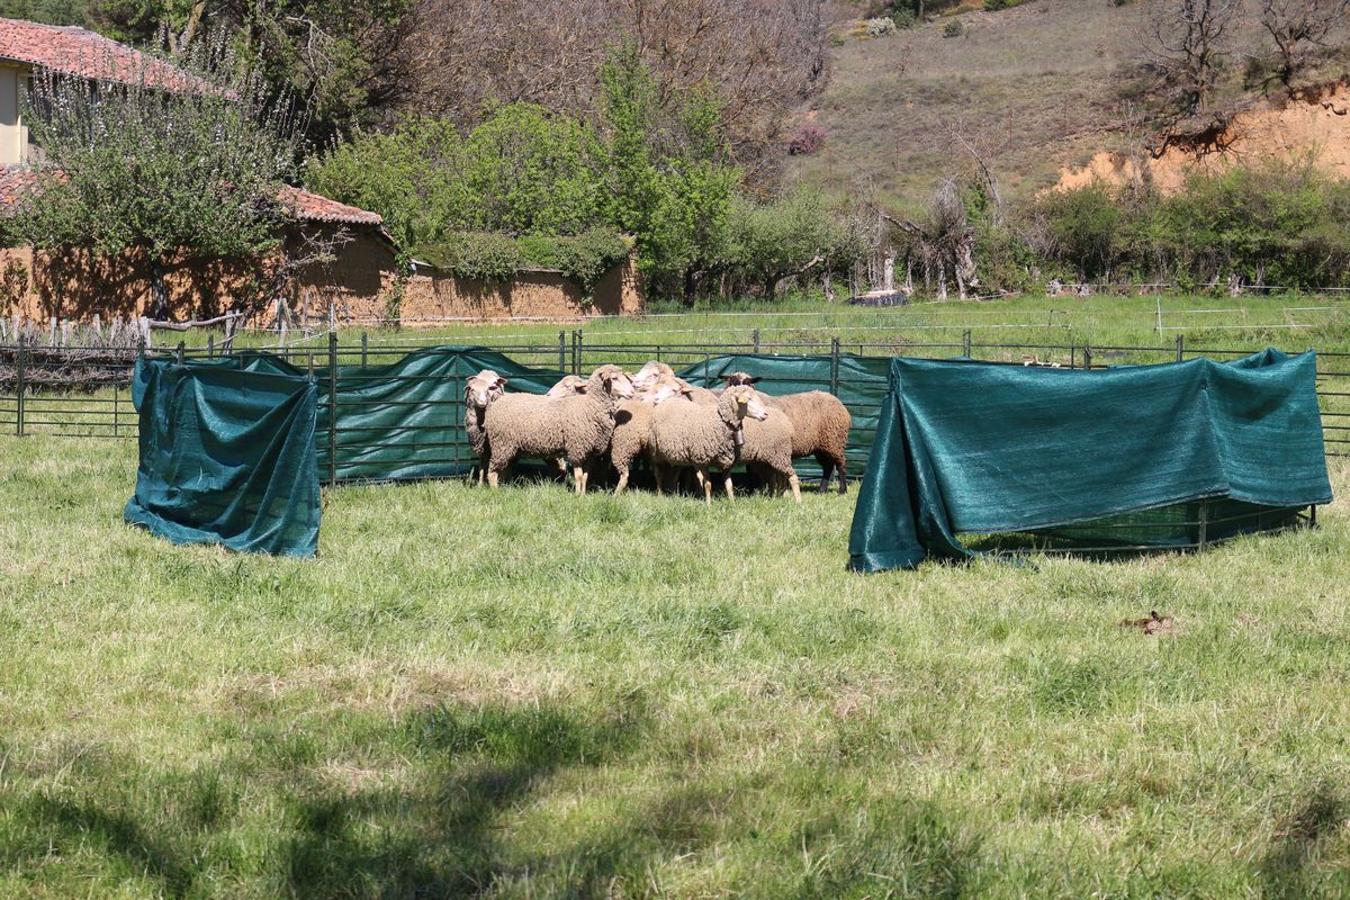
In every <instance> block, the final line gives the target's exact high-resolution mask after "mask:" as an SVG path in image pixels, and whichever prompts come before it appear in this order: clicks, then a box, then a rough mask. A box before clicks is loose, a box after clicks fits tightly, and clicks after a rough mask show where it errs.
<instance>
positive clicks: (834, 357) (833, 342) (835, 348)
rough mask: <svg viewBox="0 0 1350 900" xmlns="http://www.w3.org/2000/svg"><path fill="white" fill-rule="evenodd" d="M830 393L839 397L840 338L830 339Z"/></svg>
mask: <svg viewBox="0 0 1350 900" xmlns="http://www.w3.org/2000/svg"><path fill="white" fill-rule="evenodd" d="M830 393H831V394H834V395H835V396H836V397H837V396H839V338H837V337H833V338H830Z"/></svg>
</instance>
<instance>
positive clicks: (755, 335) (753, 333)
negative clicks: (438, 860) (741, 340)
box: [750, 328, 759, 355]
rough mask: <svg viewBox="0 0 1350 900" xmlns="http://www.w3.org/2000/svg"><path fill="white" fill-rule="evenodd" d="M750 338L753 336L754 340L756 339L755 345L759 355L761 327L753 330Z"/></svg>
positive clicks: (756, 352)
mask: <svg viewBox="0 0 1350 900" xmlns="http://www.w3.org/2000/svg"><path fill="white" fill-rule="evenodd" d="M750 338H751V340H752V341H754V345H755V354H756V355H759V329H758V328H756V329H755V330H754V331H752V332H751V333H750Z"/></svg>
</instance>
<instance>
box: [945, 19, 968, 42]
mask: <svg viewBox="0 0 1350 900" xmlns="http://www.w3.org/2000/svg"><path fill="white" fill-rule="evenodd" d="M965 33H966V26H964V25H962V24H961V20H960V19H951V20H949V21H948V22H947V24H946V25H943V26H942V36H943V37H945V38H954V37H960V36H961V35H963V34H965Z"/></svg>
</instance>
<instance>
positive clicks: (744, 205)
mask: <svg viewBox="0 0 1350 900" xmlns="http://www.w3.org/2000/svg"><path fill="white" fill-rule="evenodd" d="M729 232H730V234H729V238H728V253H727V256H728V259H729V262H730V264H731V267H732V268H733V270H734V271H735V273H736V274H737V275H739V276H740V277H741V278H743V279H745V280H747V281H751V282H754V283H757V284H758V285H759V287H760V288H761V290H762V296H763V297H764V299H766V300H773V299H774V298H775V297H776V296H777V295H778V286H779V285H780V284H781V283H782V282H783V280H784V279H786V278H790V277H794V276H801V275H805V274H806V273H807V272H810V271H812V270H814V269H822V270H823V269H824V268H826V267H827V266H830V265H832V264H835V263H837V262H839V260H838V258H837V257H838V255H839V248H840V246H841V245H844V244H846V243H847V241H848V239H849V235H847V234H845V231H844V229H843V227H842V225H841V224H840V223H838V222H836V221H835V220H834V219H833V217H832V216H831V215H830V213H829V211H828V210H827V209H826V208H825V204H824V201H823V199H822V198H821V196H820V194H819V193H818V192H815V191H812V190H807V189H804V188H797V189H795V190H793V191H790V192H788V193H786V194H784V195H782V196H780V197H778V198H776V199H775V200H773V201H771V202H769V203H758V202H756V201H754V200H751V199H748V198H744V197H738V198H736V200H735V201H734V202H733V203H732V206H731V224H730V227H729ZM850 262H851V260H850Z"/></svg>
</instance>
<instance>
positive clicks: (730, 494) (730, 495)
mask: <svg viewBox="0 0 1350 900" xmlns="http://www.w3.org/2000/svg"><path fill="white" fill-rule="evenodd" d="M726 474H727V477H726V480H725V481H724V482H723V484H724V485H725V486H726V489H727V499H728V500H735V499H736V488H734V487H732V484H731V472H730V471H728V472H727V473H726Z"/></svg>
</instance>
